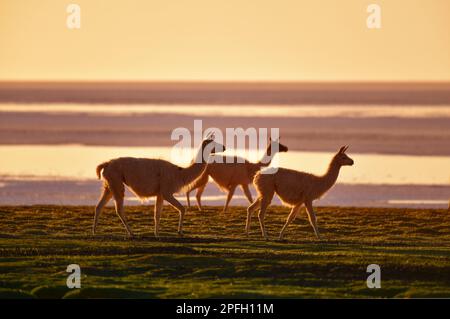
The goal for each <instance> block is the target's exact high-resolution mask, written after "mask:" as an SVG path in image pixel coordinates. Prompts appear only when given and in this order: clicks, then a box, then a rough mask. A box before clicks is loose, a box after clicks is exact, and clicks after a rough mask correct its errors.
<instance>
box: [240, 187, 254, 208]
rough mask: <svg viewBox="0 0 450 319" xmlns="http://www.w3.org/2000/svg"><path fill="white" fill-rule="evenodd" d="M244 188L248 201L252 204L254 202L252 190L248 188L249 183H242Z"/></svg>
mask: <svg viewBox="0 0 450 319" xmlns="http://www.w3.org/2000/svg"><path fill="white" fill-rule="evenodd" d="M241 186H242V190H243V191H244V194H245V197H247V200H248V202H249V203H250V204H251V203H253V199H252V193H251V192H250V189H249V188H248V184H242V185H241Z"/></svg>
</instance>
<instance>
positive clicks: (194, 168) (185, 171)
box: [180, 162, 206, 185]
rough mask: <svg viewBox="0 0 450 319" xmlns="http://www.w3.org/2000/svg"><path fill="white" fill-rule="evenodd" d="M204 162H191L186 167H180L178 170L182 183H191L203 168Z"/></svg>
mask: <svg viewBox="0 0 450 319" xmlns="http://www.w3.org/2000/svg"><path fill="white" fill-rule="evenodd" d="M205 166H206V163H196V162H194V163H192V164H191V165H189V166H188V167H185V168H182V169H181V170H180V175H181V180H182V181H183V185H188V184H191V183H193V182H194V181H195V180H196V179H197V178H198V177H199V176H200V175H201V174H202V172H203V170H204V169H205Z"/></svg>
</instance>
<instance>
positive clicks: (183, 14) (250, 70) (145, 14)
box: [0, 0, 450, 81]
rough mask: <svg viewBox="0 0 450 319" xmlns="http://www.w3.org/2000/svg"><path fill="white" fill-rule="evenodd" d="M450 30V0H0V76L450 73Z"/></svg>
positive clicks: (402, 77) (279, 77)
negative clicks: (75, 13)
mask: <svg viewBox="0 0 450 319" xmlns="http://www.w3.org/2000/svg"><path fill="white" fill-rule="evenodd" d="M69 3H77V4H79V5H80V6H81V10H82V11H81V29H80V30H69V29H67V27H66V17H67V13H66V6H67V5H68V4H69ZM370 3H378V4H380V5H381V8H382V29H381V30H369V29H367V27H366V17H367V13H366V7H367V5H368V4H370ZM449 33H450V1H448V0H428V1H426V0H384V1H381V0H371V1H364V0H307V1H306V0H304V1H302V0H246V1H242V0H220V1H219V0H189V1H181V0H178V1H175V0H129V1H123V0H122V1H119V0H72V1H62V0H0V80H263V81H309V80H312V81H340V80H344V81H355V80H356V81H358V80H364V81H383V80H386V81H396V80H399V81H450V41H449V40H450V35H449Z"/></svg>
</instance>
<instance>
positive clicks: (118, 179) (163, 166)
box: [92, 139, 223, 237]
mask: <svg viewBox="0 0 450 319" xmlns="http://www.w3.org/2000/svg"><path fill="white" fill-rule="evenodd" d="M209 143H215V142H213V140H212V139H208V140H205V141H203V143H202V147H201V148H200V150H199V152H198V154H197V156H196V159H199V158H201V160H195V161H193V162H192V164H191V165H190V166H188V167H185V168H183V167H179V166H177V165H175V164H172V163H170V162H168V161H165V160H160V159H148V158H133V157H121V158H117V159H113V160H110V161H108V162H105V163H102V164H100V165H99V166H97V170H96V171H97V176H98V178H101V175H103V180H104V184H103V193H102V195H101V198H100V200H99V202H98V204H97V206H96V208H95V216H94V225H93V229H92V231H93V233H94V234H95V231H96V228H97V223H98V218H99V216H100V214H101V212H102V209H103V207H104V206H105V205H106V204H107V203H108V201H109V200H110V199H111V198H114V201H115V208H116V212H117V215H118V216H119V218H120V220H121V221H122V223H123V225H124V227H125V229H126V231H127V233H128V234H129V235H130V236H132V232H131V229H130V227H129V226H128V223H127V219H126V216H125V214H124V211H123V201H124V196H125V186H128V187H129V188H130V189H131V190H132V191H133V192H134V193H135V194H136V195H137V196H138V197H141V198H146V197H152V196H156V204H155V211H154V220H155V236H156V237H158V236H159V220H160V217H161V210H162V206H163V202H164V200H165V201H167V202H168V203H169V204H171V205H172V206H173V207H174V208H175V209H177V210H178V212H179V215H180V218H179V224H178V233H179V234H180V235H182V233H183V229H182V228H183V219H184V213H185V208H184V207H183V205H181V203H180V202H179V201H178V200H177V199H175V197H174V194H175V193H178V192H179V191H181V190H182V189H183V188H186V187H188V185H190V184H191V183H193V182H194V181H195V179H196V178H198V177H199V176H200V175H201V174H202V172H203V170H204V169H205V166H206V161H205V160H203V155H206V156H208V155H209V154H204V152H203V151H204V149H205V147H206V146H207V145H208V144H209ZM216 144H217V143H216ZM216 147H217V149H223V145H220V144H217V145H215V146H214V147H213V148H212V150H211V152H213V151H214V149H215V148H216ZM199 156H201V157H199ZM102 171H103V173H102ZM101 173H102V174H101Z"/></svg>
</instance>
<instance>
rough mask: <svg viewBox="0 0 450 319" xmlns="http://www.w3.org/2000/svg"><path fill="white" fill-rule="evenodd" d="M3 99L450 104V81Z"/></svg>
mask: <svg viewBox="0 0 450 319" xmlns="http://www.w3.org/2000/svg"><path fill="white" fill-rule="evenodd" d="M0 102H3V103H109V104H124V103H125V104H136V103H138V104H139V103H153V104H211V105H226V104H259V105H270V104H281V105H293V104H297V105H298V104H356V103H359V104H361V103H362V104H392V105H402V104H407V105H410V104H430V105H442V104H450V83H448V82H429V83H425V82H423V83H422V82H411V83H407V82H392V83H391V82H361V83H353V82H343V83H332V82H323V83H321V82H279V83H277V82H175V81H174V82H115V81H109V82H64V81H62V82H39V81H34V82H33V81H24V82H19V81H9V82H8V81H3V82H2V81H0Z"/></svg>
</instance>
